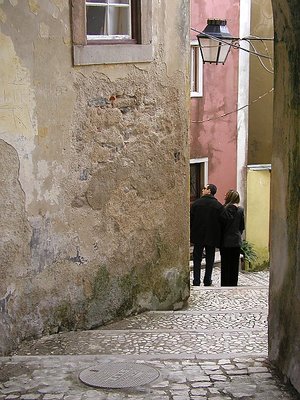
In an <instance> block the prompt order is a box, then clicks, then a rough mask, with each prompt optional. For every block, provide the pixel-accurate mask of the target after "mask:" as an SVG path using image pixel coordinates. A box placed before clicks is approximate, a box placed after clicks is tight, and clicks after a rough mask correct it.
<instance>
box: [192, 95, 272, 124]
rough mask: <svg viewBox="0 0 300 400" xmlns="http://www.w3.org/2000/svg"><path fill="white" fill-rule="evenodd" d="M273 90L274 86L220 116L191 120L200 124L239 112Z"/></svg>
mask: <svg viewBox="0 0 300 400" xmlns="http://www.w3.org/2000/svg"><path fill="white" fill-rule="evenodd" d="M273 91H274V88H272V89H270V90H268V91H267V92H265V93H264V94H262V95H261V96H258V97H257V98H256V99H254V100H252V101H250V102H249V103H248V104H245V105H244V106H242V107H239V108H236V109H235V110H232V111H228V112H226V113H224V114H222V115H219V116H217V117H211V118H208V119H203V120H202V121H191V122H192V123H194V124H197V123H198V124H202V123H204V122H208V121H214V120H217V119H220V118H223V117H226V116H227V115H230V114H233V113H236V112H238V111H241V110H243V109H244V108H246V107H249V106H250V105H251V104H254V103H256V102H257V101H259V100H261V99H262V98H264V97H265V96H267V95H268V94H269V93H271V92H273Z"/></svg>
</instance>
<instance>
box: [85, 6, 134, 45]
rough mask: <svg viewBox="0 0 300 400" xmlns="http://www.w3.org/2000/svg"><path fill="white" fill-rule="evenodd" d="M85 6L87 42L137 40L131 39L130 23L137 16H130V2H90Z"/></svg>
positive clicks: (131, 11) (131, 8)
mask: <svg viewBox="0 0 300 400" xmlns="http://www.w3.org/2000/svg"><path fill="white" fill-rule="evenodd" d="M85 4H86V33H87V40H88V41H90V40H124V39H125V40H128V39H136V40H137V38H132V31H133V30H132V29H131V27H132V26H131V23H132V22H134V21H135V19H136V18H137V16H136V15H132V14H133V11H134V7H132V4H131V0H91V1H86V2H85ZM132 20H133V21H132Z"/></svg>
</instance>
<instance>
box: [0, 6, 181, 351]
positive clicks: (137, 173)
mask: <svg viewBox="0 0 300 400" xmlns="http://www.w3.org/2000/svg"><path fill="white" fill-rule="evenodd" d="M152 3H153V16H152V18H153V26H152V32H153V54H154V57H153V61H152V62H149V63H136V64H119V65H118V64H114V65H92V66H86V67H84V66H82V67H73V65H72V42H71V26H70V6H69V2H68V1H63V0H62V1H54V0H52V1H51V0H43V1H41V2H32V1H24V2H23V1H22V2H15V1H7V2H4V3H3V4H1V5H0V21H1V22H0V43H1V46H0V47H1V60H2V62H1V65H0V81H1V82H0V83H1V85H0V86H1V88H2V89H1V93H0V114H1V118H0V152H1V155H0V164H1V170H2V178H1V180H2V182H1V188H2V187H3V190H1V194H0V199H1V203H0V206H1V221H0V223H1V232H2V235H1V243H0V256H1V262H0V274H1V281H0V305H1V307H0V312H1V325H0V352H1V354H7V353H8V352H9V351H10V350H11V349H12V348H14V347H15V346H17V344H18V342H19V341H20V340H23V339H25V338H29V337H33V336H39V335H42V334H48V333H54V332H58V331H60V330H66V329H89V328H92V327H95V326H98V325H101V324H104V323H106V322H108V321H110V320H113V319H117V318H121V317H123V316H125V315H130V314H131V313H136V312H140V311H142V310H146V309H174V308H180V307H182V306H183V304H184V302H185V301H186V299H187V298H188V296H189V267H188V259H189V240H188V226H189V223H188V204H189V203H188V171H189V168H188V165H189V149H188V126H189V124H188V116H189V113H188V105H189V103H188V100H189V96H188V95H189V84H188V73H187V72H188V55H189V30H188V27H189V26H188V21H189V4H188V3H189V2H188V1H185V0H183V1H182V0H175V1H172V2H164V4H161V2H160V1H156V0H154V1H153V2H152ZM178 27H180V29H178Z"/></svg>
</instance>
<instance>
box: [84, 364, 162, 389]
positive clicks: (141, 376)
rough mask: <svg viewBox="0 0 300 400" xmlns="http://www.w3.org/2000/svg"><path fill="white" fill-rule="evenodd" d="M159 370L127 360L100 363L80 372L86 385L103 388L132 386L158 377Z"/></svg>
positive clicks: (143, 383)
mask: <svg viewBox="0 0 300 400" xmlns="http://www.w3.org/2000/svg"><path fill="white" fill-rule="evenodd" d="M158 377H159V372H158V371H157V370H156V369H155V368H153V367H150V366H149V365H145V364H134V363H125V362H114V363H99V364H97V365H94V366H92V367H90V368H87V369H85V370H83V371H82V372H80V374H79V379H80V380H81V382H83V383H85V384H86V385H89V386H93V387H101V388H110V389H117V388H130V387H134V386H140V385H145V384H147V383H150V382H152V381H154V380H155V379H157V378H158Z"/></svg>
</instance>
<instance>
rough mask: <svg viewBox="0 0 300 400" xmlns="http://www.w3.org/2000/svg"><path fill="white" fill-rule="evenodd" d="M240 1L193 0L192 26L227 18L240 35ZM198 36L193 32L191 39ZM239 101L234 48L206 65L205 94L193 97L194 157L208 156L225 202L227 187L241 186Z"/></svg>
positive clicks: (210, 174) (210, 177)
mask: <svg viewBox="0 0 300 400" xmlns="http://www.w3.org/2000/svg"><path fill="white" fill-rule="evenodd" d="M239 3H240V1H239V0H203V1H199V0H192V2H191V28H194V29H197V30H199V31H201V30H203V29H204V28H205V26H206V25H207V19H226V20H227V26H228V28H229V31H230V33H231V34H232V35H233V36H235V37H238V36H239V14H240V9H239ZM196 35H197V33H195V32H193V31H191V40H196V39H197V38H196ZM237 102H238V50H235V49H231V51H230V53H229V55H228V58H227V60H226V62H225V64H224V65H222V64H220V65H213V64H212V65H211V64H207V63H206V64H204V65H203V97H200V98H199V97H198V98H191V141H190V158H202V157H208V183H214V184H216V186H217V187H218V193H217V195H216V197H217V198H218V200H219V201H221V202H223V199H224V195H225V193H226V192H227V190H228V189H230V188H236V185H237V182H236V181H237V113H236V112H232V111H234V110H236V108H237ZM230 112H232V113H231V114H229V115H227V116H226V117H221V118H217V117H219V116H221V115H223V114H225V113H230ZM206 120H209V121H206ZM198 121H206V122H202V123H200V122H198Z"/></svg>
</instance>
